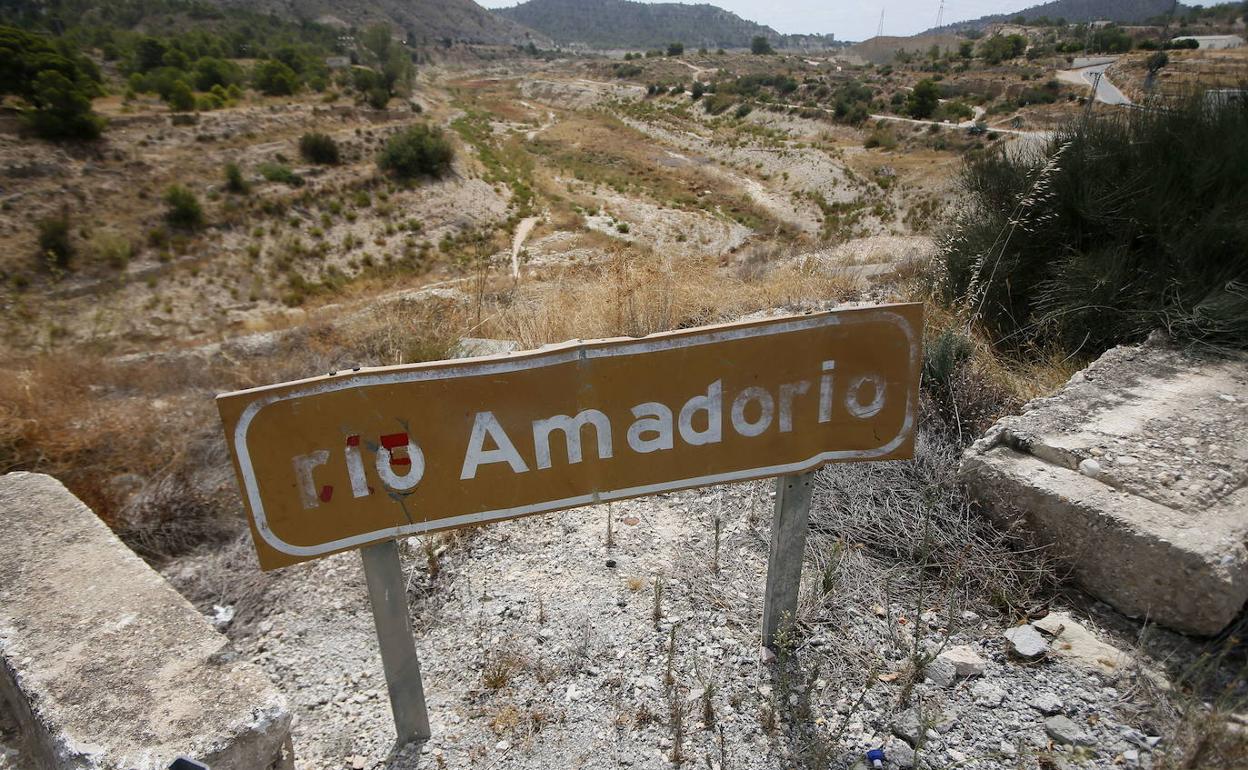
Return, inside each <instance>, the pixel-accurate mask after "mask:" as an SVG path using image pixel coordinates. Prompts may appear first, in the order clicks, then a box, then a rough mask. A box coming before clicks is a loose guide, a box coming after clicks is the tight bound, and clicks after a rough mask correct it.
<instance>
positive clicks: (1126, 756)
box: [1122, 749, 1140, 767]
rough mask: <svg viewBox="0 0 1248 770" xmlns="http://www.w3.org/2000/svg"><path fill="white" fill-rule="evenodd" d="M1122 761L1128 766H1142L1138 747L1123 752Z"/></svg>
mask: <svg viewBox="0 0 1248 770" xmlns="http://www.w3.org/2000/svg"><path fill="white" fill-rule="evenodd" d="M1122 762H1123V764H1125V765H1126V766H1127V767H1139V766H1140V752H1139V751H1138V750H1137V749H1127V750H1126V751H1124V752H1122Z"/></svg>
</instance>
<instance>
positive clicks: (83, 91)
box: [0, 26, 104, 139]
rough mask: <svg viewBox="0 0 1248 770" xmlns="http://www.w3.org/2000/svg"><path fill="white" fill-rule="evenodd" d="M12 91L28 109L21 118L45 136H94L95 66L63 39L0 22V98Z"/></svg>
mask: <svg viewBox="0 0 1248 770" xmlns="http://www.w3.org/2000/svg"><path fill="white" fill-rule="evenodd" d="M5 94H14V95H16V96H19V97H21V98H22V99H24V100H25V101H26V102H27V104H29V105H30V108H29V109H27V110H25V112H24V113H23V115H22V117H23V119H24V120H25V122H26V124H27V125H28V126H29V127H30V128H31V129H32V130H33V131H34V132H35V134H37V135H38V136H41V137H43V138H45V139H95V138H97V137H98V136H99V135H100V132H101V131H103V129H104V120H103V119H102V118H100V117H99V116H97V115H95V114H94V113H92V112H91V99H92V97H94V96H97V95H99V94H100V73H99V68H98V67H97V66H96V65H95V63H94V62H92V61H91V60H90V59H88V58H86V57H85V56H82V55H81V54H79V53H78V52H77V51H76V50H74V48H73V44H72V43H70V42H69V41H68V40H67V39H60V40H57V41H56V42H55V43H53V41H52V40H51V39H50V38H47V37H45V36H43V35H35V34H30V33H27V32H24V31H22V30H20V29H17V28H15V27H6V26H0V97H3V96H4V95H5Z"/></svg>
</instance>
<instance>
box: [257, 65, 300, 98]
mask: <svg viewBox="0 0 1248 770" xmlns="http://www.w3.org/2000/svg"><path fill="white" fill-rule="evenodd" d="M251 79H252V84H253V85H255V87H256V90H257V91H260V92H261V93H263V94H265V95H266V96H289V95H290V94H293V93H294V92H295V91H297V90H299V75H298V74H296V73H295V71H294V70H293V69H291V68H290V66H289V65H287V64H285V63H284V62H281V61H277V60H275V59H270V60H268V61H262V62H260V63H259V64H257V65H256V67H255V69H254V70H253V71H252V73H251Z"/></svg>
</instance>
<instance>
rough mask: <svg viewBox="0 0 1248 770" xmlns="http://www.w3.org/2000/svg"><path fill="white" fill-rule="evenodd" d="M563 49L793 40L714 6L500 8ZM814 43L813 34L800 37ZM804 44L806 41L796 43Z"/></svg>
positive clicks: (609, 2)
mask: <svg viewBox="0 0 1248 770" xmlns="http://www.w3.org/2000/svg"><path fill="white" fill-rule="evenodd" d="M495 13H497V14H498V15H500V16H502V17H504V18H507V19H511V20H513V21H516V22H519V23H520V24H523V25H525V26H527V27H530V28H532V29H534V30H537V31H538V32H541V33H542V34H545V35H548V36H549V37H550V38H551V39H552V40H554V41H555V42H557V43H560V44H563V45H576V44H580V45H586V46H589V47H592V48H654V47H658V46H663V45H666V44H667V43H669V42H681V43H684V44H685V45H686V46H694V47H698V46H704V47H707V48H741V47H746V46H749V45H750V41H751V39H753V38H754V37H756V36H759V35H761V36H763V37H766V38H767V39H768V40H769V41H771V42H772V43H773V44H774V45H781V44H785V43H786V41H790V38H791V37H796V36H786V35H781V34H780V33H779V32H777V31H776V30H774V29H772V28H771V27H767V26H764V25H762V24H757V23H755V22H752V21H749V20H747V19H743V18H741V17H740V16H738V15H736V14H735V13H732V12H730V11H726V10H724V9H723V8H719V7H716V6H714V5H707V4H701V5H685V4H681V3H638V2H631V1H630V0H529V2H526V3H521V4H520V5H517V6H513V7H511V8H499V9H496V10H495ZM800 37H801V38H803V39H804V40H805V39H808V38H810V37H811V36H800ZM790 42H796V43H797V44H802V41H790Z"/></svg>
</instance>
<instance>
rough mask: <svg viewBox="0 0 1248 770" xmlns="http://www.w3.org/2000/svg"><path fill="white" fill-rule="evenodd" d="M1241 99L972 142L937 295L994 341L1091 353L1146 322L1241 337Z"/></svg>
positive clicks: (1245, 314)
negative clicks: (994, 144)
mask: <svg viewBox="0 0 1248 770" xmlns="http://www.w3.org/2000/svg"><path fill="white" fill-rule="evenodd" d="M1245 136H1248V102H1244V101H1237V102H1232V103H1230V104H1227V105H1224V106H1222V107H1213V106H1210V105H1207V104H1206V103H1205V102H1204V100H1203V99H1202V98H1200V97H1199V96H1192V97H1190V98H1188V99H1186V100H1185V101H1183V102H1182V103H1179V104H1175V105H1172V106H1170V107H1169V108H1167V109H1146V110H1132V111H1130V112H1124V113H1117V114H1115V115H1113V116H1112V117H1106V118H1103V119H1097V120H1093V121H1089V122H1072V123H1069V124H1067V125H1065V126H1064V127H1062V128H1060V129H1059V130H1058V131H1057V132H1056V133H1055V135H1054V136H1053V138H1052V139H1051V140H1049V142H1048V143H1047V145H1046V146H1045V147H1044V148H1043V151H1036V152H1033V153H1030V154H1028V153H1019V152H1014V153H1009V154H1007V153H1005V152H1003V151H998V152H995V153H988V154H983V155H976V156H973V157H971V158H970V160H968V163H967V165H966V166H965V168H964V170H963V172H962V177H961V186H962V188H963V190H964V193H965V196H964V199H965V202H966V205H965V206H964V208H963V210H962V212H961V213H960V215H959V216H958V217H957V220H956V221H955V222H954V223H953V228H952V230H951V232H950V234H949V236H948V239H947V241H946V244H945V247H944V250H943V256H944V261H945V265H946V267H947V270H948V272H947V276H946V278H947V283H946V287H945V288H946V291H947V295H948V299H950V300H953V301H956V302H962V303H965V305H966V307H967V308H969V309H970V310H971V311H973V313H974V314H975V316H976V317H977V318H978V319H979V320H980V321H982V322H983V324H984V325H985V327H986V328H987V330H988V331H989V332H990V333H991V334H992V335H993V336H994V338H995V339H997V340H999V341H1000V344H1001V345H1003V346H1005V347H1008V348H1013V349H1022V348H1025V347H1026V346H1028V345H1032V344H1047V343H1052V342H1056V343H1058V344H1060V345H1062V346H1064V347H1065V348H1067V349H1069V350H1072V351H1075V350H1078V351H1080V352H1081V353H1082V354H1088V355H1094V354H1096V353H1099V352H1101V351H1103V350H1105V349H1107V348H1109V347H1111V346H1113V345H1115V344H1118V343H1122V342H1129V341H1134V340H1140V339H1142V338H1143V337H1145V336H1147V335H1148V334H1149V332H1151V331H1152V330H1154V329H1157V328H1162V329H1165V330H1166V331H1168V332H1169V333H1170V334H1171V335H1172V336H1173V337H1175V338H1176V339H1180V340H1186V341H1191V342H1201V343H1207V344H1213V345H1220V346H1231V347H1238V348H1246V347H1248V216H1245V215H1244V212H1245V211H1248V142H1245V141H1244V137H1245Z"/></svg>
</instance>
